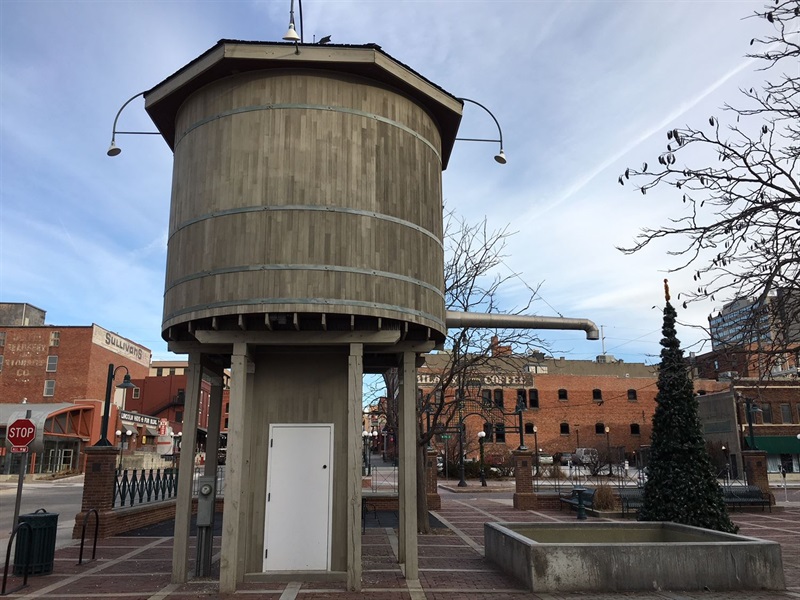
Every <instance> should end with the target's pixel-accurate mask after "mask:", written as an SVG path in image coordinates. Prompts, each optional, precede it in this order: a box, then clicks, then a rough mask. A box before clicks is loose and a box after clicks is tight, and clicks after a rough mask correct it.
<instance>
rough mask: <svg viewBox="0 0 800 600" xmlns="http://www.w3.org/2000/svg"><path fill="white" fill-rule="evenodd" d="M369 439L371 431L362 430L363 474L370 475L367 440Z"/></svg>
mask: <svg viewBox="0 0 800 600" xmlns="http://www.w3.org/2000/svg"><path fill="white" fill-rule="evenodd" d="M368 439H369V431H362V432H361V441H362V442H363V443H362V454H363V456H362V461H361V474H362V475H369V471H368V467H367V440H368Z"/></svg>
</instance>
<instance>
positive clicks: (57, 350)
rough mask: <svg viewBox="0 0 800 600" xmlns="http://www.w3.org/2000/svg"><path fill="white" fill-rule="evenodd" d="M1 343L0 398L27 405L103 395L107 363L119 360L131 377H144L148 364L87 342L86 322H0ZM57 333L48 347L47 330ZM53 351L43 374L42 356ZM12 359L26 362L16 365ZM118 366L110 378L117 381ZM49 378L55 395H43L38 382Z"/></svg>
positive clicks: (89, 332)
mask: <svg viewBox="0 0 800 600" xmlns="http://www.w3.org/2000/svg"><path fill="white" fill-rule="evenodd" d="M0 331H5V332H6V344H5V346H4V347H3V348H0V353H2V354H3V357H4V365H3V370H2V371H0V399H1V400H0V401H2V402H13V403H18V402H20V401H21V400H22V398H27V399H28V402H30V403H33V404H42V403H54V402H73V401H75V400H77V399H85V398H88V399H99V400H103V399H104V398H105V392H106V381H107V379H108V364H109V363H112V364H114V365H115V366H119V365H124V366H125V367H127V368H128V370H129V371H130V374H131V377H132V378H137V377H144V376H145V375H146V374H147V370H148V367H147V366H146V365H141V364H139V363H138V362H135V361H133V360H131V359H129V358H126V357H124V356H122V355H120V354H117V353H115V352H112V351H111V350H109V349H106V348H104V347H101V346H98V345H97V344H93V343H92V327H91V326H87V327H83V326H82V327H59V326H45V327H3V328H0ZM54 331H57V332H59V334H60V335H59V345H58V346H50V334H51V332H54ZM50 355H53V356H58V366H57V369H56V372H55V373H48V372H47V371H46V368H47V357H48V356H50ZM18 361H26V362H27V363H29V364H26V365H24V366H17V365H15V363H17V362H18ZM123 375H124V371H122V370H120V372H119V373H118V376H117V379H118V380H117V381H116V383H121V382H122V376H123ZM47 379H54V380H55V382H56V387H55V395H54V396H52V397H50V396H47V397H46V396H44V382H45V380H47Z"/></svg>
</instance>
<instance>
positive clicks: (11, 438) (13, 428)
mask: <svg viewBox="0 0 800 600" xmlns="http://www.w3.org/2000/svg"><path fill="white" fill-rule="evenodd" d="M35 437H36V425H34V424H33V421H31V420H30V419H17V420H16V421H14V422H13V423H12V424H11V425H9V426H8V433H7V434H6V440H8V442H9V443H10V444H11V445H12V446H27V445H28V444H30V443H31V442H32V441H33V439H34V438H35Z"/></svg>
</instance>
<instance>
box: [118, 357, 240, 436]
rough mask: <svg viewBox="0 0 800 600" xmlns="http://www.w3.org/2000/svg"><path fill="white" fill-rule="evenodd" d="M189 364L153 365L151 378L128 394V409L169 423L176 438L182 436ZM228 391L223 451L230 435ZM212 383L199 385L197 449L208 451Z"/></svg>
mask: <svg viewBox="0 0 800 600" xmlns="http://www.w3.org/2000/svg"><path fill="white" fill-rule="evenodd" d="M186 368H187V363H186V361H153V362H152V363H151V365H150V370H149V374H148V375H147V376H146V377H143V378H141V379H133V380H132V383H133V384H134V385H135V386H136V387H135V388H134V389H130V390H126V397H125V407H126V408H127V409H128V410H133V411H136V412H138V413H141V414H144V415H150V416H152V417H156V418H159V419H167V421H168V422H169V425H170V428H171V430H172V431H173V432H174V433H175V434H180V433H182V432H183V416H184V407H185V402H186V374H185V371H186ZM228 397H229V389H228V386H227V385H224V386H223V390H222V410H221V414H220V435H221V440H222V442H223V443H222V444H221V446H222V447H225V446H226V443H225V442H226V441H227V440H226V437H227V432H228V404H229V399H228ZM210 400H211V383H210V382H209V381H208V380H206V379H203V380H201V382H200V399H199V402H200V408H199V413H198V446H199V448H200V449H201V450H203V449H204V448H205V434H206V432H207V430H208V419H209V405H210Z"/></svg>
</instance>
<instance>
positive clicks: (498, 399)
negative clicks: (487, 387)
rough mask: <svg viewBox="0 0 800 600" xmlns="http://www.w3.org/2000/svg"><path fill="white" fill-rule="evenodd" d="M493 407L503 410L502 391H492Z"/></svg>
mask: <svg viewBox="0 0 800 600" xmlns="http://www.w3.org/2000/svg"><path fill="white" fill-rule="evenodd" d="M494 405H495V406H496V407H497V408H503V390H501V389H499V388H498V389H496V390H495V391H494Z"/></svg>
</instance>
